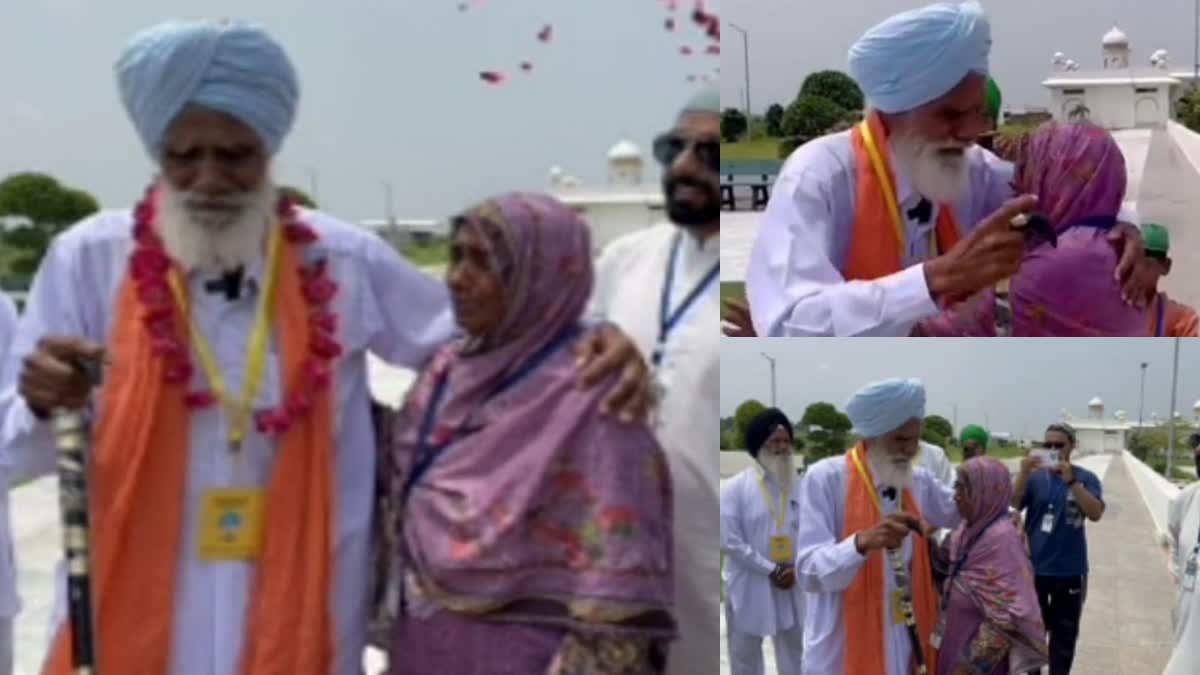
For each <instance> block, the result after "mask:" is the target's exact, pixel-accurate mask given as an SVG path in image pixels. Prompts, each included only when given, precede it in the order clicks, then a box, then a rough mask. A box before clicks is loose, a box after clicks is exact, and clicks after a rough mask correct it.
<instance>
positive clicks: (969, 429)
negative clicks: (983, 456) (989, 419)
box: [959, 424, 988, 450]
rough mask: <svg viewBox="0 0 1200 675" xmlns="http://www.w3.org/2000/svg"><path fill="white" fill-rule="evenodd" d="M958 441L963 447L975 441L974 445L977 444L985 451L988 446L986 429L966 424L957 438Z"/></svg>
mask: <svg viewBox="0 0 1200 675" xmlns="http://www.w3.org/2000/svg"><path fill="white" fill-rule="evenodd" d="M959 441H960V442H961V443H962V444H963V445H964V446H965V445H966V444H967V441H975V442H976V443H979V446H980V447H981V448H983V449H984V450H986V449H987V446H988V432H987V429H984V428H983V427H981V426H979V425H978V424H968V425H967V426H966V428H964V429H963V430H962V434H961V435H960V436H959Z"/></svg>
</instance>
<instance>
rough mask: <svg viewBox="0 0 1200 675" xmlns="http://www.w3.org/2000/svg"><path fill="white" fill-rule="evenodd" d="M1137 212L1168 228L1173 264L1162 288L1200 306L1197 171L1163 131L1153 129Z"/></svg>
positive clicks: (1199, 183)
mask: <svg viewBox="0 0 1200 675" xmlns="http://www.w3.org/2000/svg"><path fill="white" fill-rule="evenodd" d="M1185 133H1190V132H1185ZM1138 214H1139V215H1140V216H1141V219H1142V222H1143V223H1145V222H1156V223H1161V224H1162V225H1165V226H1166V227H1168V228H1169V229H1170V230H1171V258H1172V259H1173V266H1172V270H1171V274H1170V275H1168V276H1167V278H1166V281H1165V283H1164V286H1163V287H1164V288H1165V289H1166V291H1167V292H1168V293H1169V294H1170V295H1171V296H1172V297H1174V298H1175V299H1176V300H1179V301H1180V302H1182V303H1185V304H1188V305H1192V306H1193V307H1195V306H1198V305H1200V223H1198V222H1197V214H1200V173H1198V172H1197V167H1196V166H1194V165H1193V164H1192V162H1190V161H1188V158H1187V156H1186V154H1185V153H1184V151H1183V149H1182V148H1181V147H1180V145H1179V143H1178V142H1177V141H1176V140H1175V139H1174V138H1173V137H1172V136H1171V134H1169V133H1167V132H1166V131H1155V132H1154V138H1153V140H1152V141H1151V143H1150V151H1149V156H1148V158H1147V160H1146V170H1145V174H1144V178H1143V180H1142V181H1141V192H1140V194H1139V195H1138Z"/></svg>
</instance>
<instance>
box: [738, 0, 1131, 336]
mask: <svg viewBox="0 0 1200 675" xmlns="http://www.w3.org/2000/svg"><path fill="white" fill-rule="evenodd" d="M991 46H992V35H991V27H990V25H989V23H988V19H987V16H985V15H984V12H983V8H982V7H981V6H980V5H979V3H977V2H964V3H961V4H949V3H944V4H935V5H929V6H927V7H923V8H921V9H915V10H911V11H907V12H903V13H901V14H897V15H895V16H893V17H891V18H889V19H887V20H885V21H883V22H882V23H880V24H878V25H876V26H875V27H873V28H871V29H870V30H868V31H867V32H866V33H864V34H863V36H862V37H861V38H859V40H858V41H857V42H855V43H854V45H853V46H851V48H850V53H849V71H850V74H851V76H852V77H853V78H854V79H855V80H856V81H857V82H858V84H859V86H860V87H861V88H862V91H863V94H865V97H866V101H867V110H866V111H865V113H866V114H865V117H864V119H863V121H862V122H861V123H860V124H857V125H855V126H854V127H853V128H852V129H850V130H848V131H844V132H840V133H834V134H830V135H827V136H824V137H822V138H818V139H816V140H813V141H810V142H808V143H806V144H805V145H803V146H801V147H800V148H798V149H797V150H796V151H795V152H794V153H793V154H792V156H791V157H789V158H788V160H787V163H786V164H785V165H784V168H783V170H782V171H781V173H780V175H779V178H778V179H777V181H776V183H775V186H774V188H773V190H772V193H771V199H770V201H769V203H768V204H767V209H766V212H765V214H764V217H763V219H762V225H761V227H760V228H759V231H758V236H757V240H756V242H755V244H754V247H753V249H752V251H751V256H750V263H749V265H748V267H747V269H748V272H747V276H746V292H747V298H748V300H749V304H750V310H751V317H752V321H753V325H754V330H755V331H756V332H757V334H758V335H771V336H780V335H798V336H815V335H839V336H840V335H875V336H880V335H882V336H905V335H909V334H910V333H911V332H912V330H913V328H914V327H915V326H916V325H917V324H918V323H919V322H920V321H922V320H923V319H926V318H929V317H932V316H934V315H936V314H937V313H938V312H940V311H941V310H942V309H944V308H945V307H947V306H949V305H951V304H954V303H957V302H961V301H963V300H965V299H967V298H969V297H971V296H972V295H974V294H975V293H977V292H979V291H982V290H985V289H989V288H992V287H994V286H995V285H996V284H997V283H999V282H1002V281H1004V280H1007V279H1008V278H1010V277H1012V276H1013V274H1014V273H1015V272H1016V270H1017V266H1018V263H1019V262H1020V260H1021V256H1022V253H1023V251H1024V235H1023V234H1022V232H1021V231H1019V229H1018V228H1017V227H1014V226H1013V224H1012V221H1013V219H1014V217H1016V216H1018V215H1020V214H1023V213H1026V212H1029V211H1032V210H1034V209H1035V208H1036V206H1037V200H1036V197H1034V196H1029V195H1023V196H1014V195H1013V193H1012V188H1011V186H1010V183H1011V180H1012V173H1013V167H1012V166H1011V165H1010V164H1007V163H1005V162H1001V161H999V160H997V159H996V158H995V157H994V156H991V155H990V153H988V152H986V151H985V150H983V149H982V148H979V147H978V146H977V145H976V141H977V139H978V138H979V137H980V136H981V135H982V134H984V133H985V132H986V131H987V128H988V127H987V121H986V119H985V106H986V102H987V93H986V85H987V81H988V72H989V63H988V56H989V52H990V51H991ZM1124 219H1125V220H1128V221H1131V222H1136V219H1135V216H1133V215H1132V214H1126V215H1125V216H1124ZM1112 238H1113V240H1114V243H1116V244H1117V245H1121V246H1123V247H1124V255H1123V258H1122V260H1121V266H1120V268H1119V269H1120V272H1121V274H1122V276H1123V278H1124V279H1125V282H1124V286H1125V289H1126V292H1127V297H1131V298H1141V297H1142V295H1141V289H1143V288H1147V287H1153V284H1150V283H1149V280H1148V279H1147V278H1145V277H1146V276H1147V275H1149V276H1151V277H1153V276H1154V275H1155V273H1154V271H1153V269H1152V268H1151V267H1150V266H1149V265H1142V264H1140V263H1141V262H1143V260H1144V256H1143V251H1142V246H1141V237H1140V234H1139V233H1138V231H1137V228H1136V227H1130V226H1121V227H1120V228H1115V229H1114V235H1113V237H1112ZM1135 271H1136V272H1137V273H1136V274H1135V273H1134V272H1135ZM1137 301H1138V302H1140V300H1137Z"/></svg>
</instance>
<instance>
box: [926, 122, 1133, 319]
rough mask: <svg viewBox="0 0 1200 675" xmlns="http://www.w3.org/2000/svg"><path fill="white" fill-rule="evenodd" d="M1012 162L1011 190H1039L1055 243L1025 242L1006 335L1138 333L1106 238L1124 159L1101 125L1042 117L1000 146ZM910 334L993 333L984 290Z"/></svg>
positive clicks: (1121, 187)
mask: <svg viewBox="0 0 1200 675" xmlns="http://www.w3.org/2000/svg"><path fill="white" fill-rule="evenodd" d="M1000 149H1001V151H1002V152H1003V153H1004V154H1005V156H1006V157H1009V158H1011V159H1012V160H1013V161H1014V162H1015V163H1016V176H1015V180H1014V185H1013V187H1014V190H1015V191H1016V192H1017V193H1018V194H1034V195H1037V196H1038V209H1039V211H1040V212H1042V213H1043V214H1044V215H1046V216H1047V217H1048V218H1049V219H1050V223H1051V225H1052V226H1053V228H1054V230H1055V232H1056V233H1057V236H1058V245H1057V247H1052V246H1050V245H1049V244H1048V243H1045V242H1037V243H1034V244H1031V246H1030V248H1029V249H1028V250H1027V251H1026V253H1025V256H1024V258H1023V259H1022V261H1021V267H1020V270H1019V271H1018V272H1017V275H1016V276H1015V277H1013V278H1012V280H1011V284H1010V298H1011V300H1012V310H1013V327H1012V335H1014V336H1022V337H1033V336H1041V337H1065V336H1087V337H1112V336H1122V335H1144V334H1145V332H1146V322H1147V318H1146V315H1145V312H1144V311H1143V310H1138V309H1135V308H1133V307H1131V306H1129V305H1127V304H1126V303H1125V302H1124V301H1123V300H1122V299H1121V288H1120V285H1119V283H1118V282H1117V280H1116V279H1115V271H1116V268H1117V260H1118V254H1117V251H1116V250H1115V248H1114V247H1113V245H1112V244H1111V243H1110V242H1109V241H1108V239H1107V237H1108V228H1109V227H1111V226H1112V225H1113V224H1114V223H1115V221H1116V216H1117V214H1118V212H1119V211H1120V209H1121V203H1122V200H1123V199H1124V197H1125V159H1124V157H1123V156H1122V155H1121V149H1120V147H1119V146H1118V145H1117V143H1116V141H1115V140H1113V138H1112V136H1111V135H1110V134H1109V133H1108V132H1107V131H1105V130H1103V129H1101V128H1099V127H1096V126H1093V125H1091V124H1057V123H1049V124H1046V125H1043V126H1042V127H1040V128H1039V129H1038V130H1037V131H1036V132H1034V133H1033V134H1032V135H1030V136H1028V137H1016V138H1010V139H1006V140H1005V143H1003V144H1002V145H1001V147H1000ZM915 334H919V335H930V336H938V337H970V336H993V335H995V295H994V293H993V292H992V291H991V290H988V291H984V292H982V293H979V294H977V295H976V296H974V297H973V298H971V299H970V300H968V301H967V302H965V303H961V304H960V305H957V306H955V307H952V308H951V309H950V310H948V311H947V312H945V313H943V314H942V315H939V316H937V317H934V318H933V319H930V320H928V321H925V322H922V324H921V325H920V326H919V327H918V329H917V330H916V331H915Z"/></svg>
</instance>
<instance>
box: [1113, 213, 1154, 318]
mask: <svg viewBox="0 0 1200 675" xmlns="http://www.w3.org/2000/svg"><path fill="white" fill-rule="evenodd" d="M1108 240H1109V242H1111V243H1112V244H1113V245H1114V246H1116V248H1117V251H1118V252H1120V254H1121V259H1120V260H1119V261H1118V262H1117V272H1116V278H1117V282H1118V283H1120V284H1121V297H1122V298H1123V299H1124V300H1125V302H1126V303H1128V304H1130V305H1133V306H1134V307H1137V308H1138V309H1145V308H1146V306H1147V305H1149V303H1150V298H1152V297H1153V296H1154V293H1155V291H1157V289H1158V278H1159V277H1160V276H1162V269H1161V268H1160V267H1159V266H1158V265H1157V264H1156V263H1155V262H1154V261H1153V260H1152V259H1150V258H1147V257H1146V246H1145V244H1144V243H1143V242H1142V233H1141V232H1140V231H1139V230H1138V229H1137V228H1136V227H1134V226H1133V225H1130V224H1129V223H1117V226H1116V227H1114V228H1113V229H1112V230H1111V231H1110V232H1109V233H1108Z"/></svg>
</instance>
